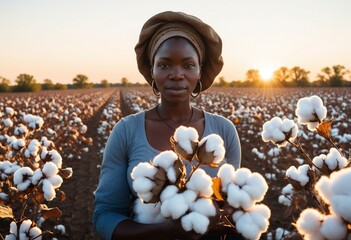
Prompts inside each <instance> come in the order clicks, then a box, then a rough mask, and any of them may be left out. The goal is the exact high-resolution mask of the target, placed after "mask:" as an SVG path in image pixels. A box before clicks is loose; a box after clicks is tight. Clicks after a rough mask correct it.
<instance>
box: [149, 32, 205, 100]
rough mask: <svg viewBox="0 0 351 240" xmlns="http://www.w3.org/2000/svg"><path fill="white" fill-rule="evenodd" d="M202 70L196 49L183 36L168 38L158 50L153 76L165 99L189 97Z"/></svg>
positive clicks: (184, 98)
mask: <svg viewBox="0 0 351 240" xmlns="http://www.w3.org/2000/svg"><path fill="white" fill-rule="evenodd" d="M200 72H201V70H200V63H199V56H198V54H197V51H196V49H195V48H194V47H193V45H192V44H191V43H190V42H189V41H188V40H186V39H184V38H182V37H173V38H170V39H167V40H166V41H164V42H163V43H162V44H161V46H160V47H159V48H158V50H157V51H156V54H155V57H154V64H153V66H152V76H153V79H154V81H155V84H156V86H157V88H158V90H159V91H160V92H161V96H162V98H164V99H165V100H168V101H176V100H186V99H189V98H190V94H191V93H192V92H193V91H194V89H195V87H196V84H197V82H198V81H199V79H200V77H201V73H200Z"/></svg>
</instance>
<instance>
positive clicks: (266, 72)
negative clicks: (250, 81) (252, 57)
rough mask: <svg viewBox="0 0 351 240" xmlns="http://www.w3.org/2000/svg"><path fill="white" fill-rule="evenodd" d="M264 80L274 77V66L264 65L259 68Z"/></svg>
mask: <svg viewBox="0 0 351 240" xmlns="http://www.w3.org/2000/svg"><path fill="white" fill-rule="evenodd" d="M258 70H259V71H260V75H261V77H262V80H263V81H265V82H266V81H269V80H271V79H272V77H273V73H274V71H275V70H274V68H273V67H272V66H263V67H260V68H259V69H258Z"/></svg>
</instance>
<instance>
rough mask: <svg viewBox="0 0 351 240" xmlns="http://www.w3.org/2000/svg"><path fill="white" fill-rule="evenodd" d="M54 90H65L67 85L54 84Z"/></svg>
mask: <svg viewBox="0 0 351 240" xmlns="http://www.w3.org/2000/svg"><path fill="white" fill-rule="evenodd" d="M54 89H55V90H66V89H67V85H66V84H62V83H56V84H55V86H54Z"/></svg>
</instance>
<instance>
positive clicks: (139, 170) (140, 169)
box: [130, 162, 158, 179]
mask: <svg viewBox="0 0 351 240" xmlns="http://www.w3.org/2000/svg"><path fill="white" fill-rule="evenodd" d="M157 170H158V169H157V168H156V167H154V166H152V165H151V164H150V163H148V162H141V163H139V164H138V165H136V166H135V167H134V168H133V170H132V172H131V174H130V175H131V177H132V179H137V178H140V177H148V178H151V179H153V177H154V175H155V174H156V172H157Z"/></svg>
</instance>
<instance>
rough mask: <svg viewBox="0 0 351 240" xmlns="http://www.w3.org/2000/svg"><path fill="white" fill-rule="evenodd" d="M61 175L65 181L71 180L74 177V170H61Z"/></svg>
mask: <svg viewBox="0 0 351 240" xmlns="http://www.w3.org/2000/svg"><path fill="white" fill-rule="evenodd" d="M59 174H60V176H61V177H62V178H63V179H69V178H70V177H72V174H73V170H72V168H65V169H59Z"/></svg>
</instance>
